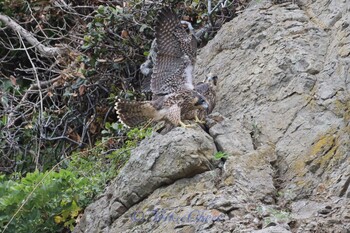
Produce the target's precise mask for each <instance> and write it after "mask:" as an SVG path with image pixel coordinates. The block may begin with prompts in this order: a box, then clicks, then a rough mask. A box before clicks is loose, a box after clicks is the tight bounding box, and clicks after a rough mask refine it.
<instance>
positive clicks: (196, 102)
mask: <svg viewBox="0 0 350 233" xmlns="http://www.w3.org/2000/svg"><path fill="white" fill-rule="evenodd" d="M191 97H192V98H191V101H190V102H191V104H192V106H193V108H194V109H205V110H207V109H208V108H209V104H208V101H207V100H206V99H205V97H204V96H203V95H201V94H199V93H198V92H196V91H194V92H192V96H191Z"/></svg>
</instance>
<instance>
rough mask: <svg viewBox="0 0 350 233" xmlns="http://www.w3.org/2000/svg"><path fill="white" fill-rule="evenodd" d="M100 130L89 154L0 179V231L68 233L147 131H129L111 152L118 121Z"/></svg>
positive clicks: (77, 153) (76, 154) (148, 133)
mask: <svg viewBox="0 0 350 233" xmlns="http://www.w3.org/2000/svg"><path fill="white" fill-rule="evenodd" d="M106 126H107V127H106V130H105V131H104V135H105V137H104V138H103V141H102V142H98V143H97V144H96V146H95V147H94V148H92V149H90V150H84V151H81V152H76V153H74V154H73V155H72V156H71V157H70V158H69V160H68V159H67V160H63V161H62V162H61V163H60V164H57V165H56V166H55V167H54V168H53V169H51V170H50V171H46V172H39V171H35V172H33V173H27V175H26V176H25V177H23V178H20V179H19V178H16V175H19V176H20V174H19V173H18V174H15V173H14V174H12V176H11V177H9V176H5V175H1V176H0V230H4V229H5V227H6V230H5V232H16V233H21V232H23V233H24V232H25V233H27V232H31V233H34V232H41V233H42V232H62V231H63V230H64V229H70V230H72V229H73V228H74V225H75V221H76V218H77V217H78V215H79V213H80V212H81V211H82V210H83V209H84V208H85V207H86V206H87V205H88V204H90V203H91V202H92V200H93V198H94V196H96V195H97V194H98V193H101V192H102V191H103V189H104V187H105V184H106V183H107V181H108V180H111V179H112V178H113V177H115V176H116V175H117V174H118V172H119V170H120V168H121V167H122V166H123V165H124V164H125V162H126V161H127V160H128V158H129V156H130V151H131V149H132V148H134V147H135V146H137V143H138V142H139V141H140V140H142V139H143V138H145V137H146V136H148V135H150V133H151V129H150V128H145V129H138V128H135V129H132V130H130V131H129V132H127V133H126V136H125V137H126V138H125V141H124V142H125V143H124V146H122V147H121V148H119V149H113V150H111V149H110V148H109V144H110V143H113V140H117V139H116V138H114V137H113V133H114V131H116V130H117V129H118V130H125V129H124V128H122V126H121V125H120V124H118V123H114V124H112V125H110V124H108V125H106ZM118 140H119V138H118ZM64 162H66V164H64ZM59 167H61V168H59ZM63 167H64V168H63ZM55 169H56V170H55Z"/></svg>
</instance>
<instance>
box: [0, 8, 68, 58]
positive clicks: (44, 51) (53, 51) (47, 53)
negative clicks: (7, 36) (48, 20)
mask: <svg viewBox="0 0 350 233" xmlns="http://www.w3.org/2000/svg"><path fill="white" fill-rule="evenodd" d="M0 20H1V21H2V22H3V23H4V24H5V25H6V26H8V27H9V28H11V29H12V30H13V31H15V32H16V33H19V34H20V35H21V36H23V38H25V39H26V41H28V43H29V44H31V45H32V46H35V47H36V48H37V49H38V51H39V52H40V54H41V55H42V56H44V57H55V56H57V55H61V54H64V53H66V49H64V48H54V47H49V46H44V45H43V44H42V43H40V42H39V41H38V40H37V39H36V38H35V37H34V36H33V35H32V33H30V32H28V31H27V30H25V29H24V28H23V27H22V26H21V25H19V24H18V23H16V22H15V21H14V20H13V19H11V18H10V17H8V16H7V15H3V14H1V13H0Z"/></svg>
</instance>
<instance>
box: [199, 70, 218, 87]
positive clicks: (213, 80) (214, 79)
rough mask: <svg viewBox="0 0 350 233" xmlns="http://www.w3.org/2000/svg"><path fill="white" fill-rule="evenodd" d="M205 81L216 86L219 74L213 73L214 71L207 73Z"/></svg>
mask: <svg viewBox="0 0 350 233" xmlns="http://www.w3.org/2000/svg"><path fill="white" fill-rule="evenodd" d="M203 83H212V84H213V85H214V86H216V85H217V83H218V76H216V75H213V74H212V73H209V74H207V76H206V78H205V80H204V81H203Z"/></svg>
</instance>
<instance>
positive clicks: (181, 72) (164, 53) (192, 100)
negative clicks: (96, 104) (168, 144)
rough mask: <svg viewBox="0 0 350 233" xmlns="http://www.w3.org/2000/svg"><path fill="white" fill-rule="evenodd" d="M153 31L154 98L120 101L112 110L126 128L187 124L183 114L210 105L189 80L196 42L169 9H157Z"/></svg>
mask: <svg viewBox="0 0 350 233" xmlns="http://www.w3.org/2000/svg"><path fill="white" fill-rule="evenodd" d="M155 31H156V43H157V50H158V51H157V54H156V55H155V57H154V61H155V62H154V67H153V73H152V76H151V77H152V78H151V91H152V93H153V96H152V98H153V100H152V101H134V102H127V101H122V100H120V101H119V102H117V103H116V107H115V109H116V110H117V113H118V115H119V118H120V120H121V122H123V123H124V124H125V125H127V126H129V127H134V126H138V125H141V124H144V123H146V122H148V121H160V120H165V121H166V122H169V123H171V124H173V125H174V126H178V125H181V126H184V127H186V126H187V125H185V124H184V123H183V122H182V119H184V118H183V117H184V116H185V115H186V113H188V112H194V115H196V113H197V110H205V111H206V109H208V107H209V104H208V101H207V100H206V98H205V97H204V96H203V95H202V94H200V93H199V92H198V91H196V90H195V89H194V86H193V82H192V71H193V67H194V63H195V59H196V50H197V46H196V45H197V44H196V43H197V42H196V40H195V38H194V36H193V35H192V34H188V33H187V32H186V31H185V29H184V28H183V27H182V26H181V23H180V20H179V19H178V18H177V16H176V14H175V13H174V12H173V11H172V10H170V9H169V8H164V9H163V10H161V11H160V12H159V14H158V16H157V20H156V27H155ZM192 119H193V118H192Z"/></svg>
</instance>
